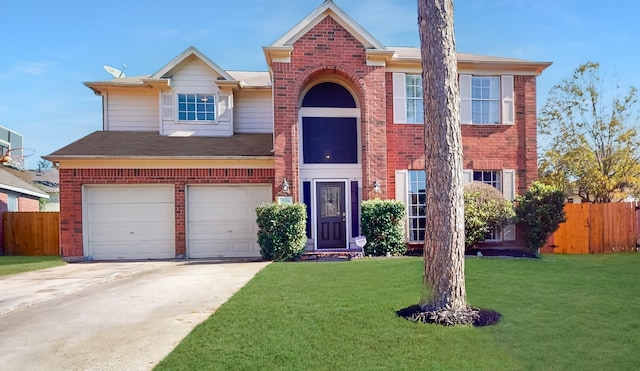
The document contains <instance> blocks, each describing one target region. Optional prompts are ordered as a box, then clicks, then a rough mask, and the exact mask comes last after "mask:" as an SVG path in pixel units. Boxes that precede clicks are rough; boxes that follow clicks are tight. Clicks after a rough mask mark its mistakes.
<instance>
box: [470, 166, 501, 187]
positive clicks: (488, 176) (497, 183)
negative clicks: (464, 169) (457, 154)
mask: <svg viewBox="0 0 640 371" xmlns="http://www.w3.org/2000/svg"><path fill="white" fill-rule="evenodd" d="M500 173H501V172H500V171H495V170H474V172H473V181H474V182H482V183H484V184H488V185H490V186H492V187H495V188H496V189H498V191H500V192H502V181H501V179H500V178H501V176H500Z"/></svg>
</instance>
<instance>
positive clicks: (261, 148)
mask: <svg viewBox="0 0 640 371" xmlns="http://www.w3.org/2000/svg"><path fill="white" fill-rule="evenodd" d="M272 149H273V135H272V134H234V135H233V136H231V137H204V136H190V137H175V136H173V137H170V136H161V135H159V134H158V132H152V131H96V132H94V133H91V134H89V135H87V136H86V137H84V138H81V139H79V140H77V141H75V142H73V143H71V144H69V145H68V146H66V147H63V148H61V149H59V150H57V151H55V152H53V153H52V154H50V155H48V156H46V157H45V158H46V159H47V160H49V161H57V160H58V159H63V158H67V159H68V158H144V157H147V158H150V157H154V158H174V159H175V158H186V157H188V158H235V157H265V156H269V157H272V156H273V152H272Z"/></svg>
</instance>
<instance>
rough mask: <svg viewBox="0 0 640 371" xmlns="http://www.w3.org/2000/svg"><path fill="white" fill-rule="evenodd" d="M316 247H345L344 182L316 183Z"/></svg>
mask: <svg viewBox="0 0 640 371" xmlns="http://www.w3.org/2000/svg"><path fill="white" fill-rule="evenodd" d="M316 195H317V196H316V205H317V217H318V249H333V248H346V244H347V240H346V226H347V217H346V215H347V214H346V212H345V204H346V202H345V189H344V183H339V182H326V183H325V182H322V183H316Z"/></svg>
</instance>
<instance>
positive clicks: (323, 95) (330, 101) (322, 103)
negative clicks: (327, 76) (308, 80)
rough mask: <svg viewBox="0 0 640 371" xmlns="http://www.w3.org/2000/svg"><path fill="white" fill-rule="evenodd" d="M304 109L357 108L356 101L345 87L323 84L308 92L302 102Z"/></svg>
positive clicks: (331, 83)
mask: <svg viewBox="0 0 640 371" xmlns="http://www.w3.org/2000/svg"><path fill="white" fill-rule="evenodd" d="M302 107H333V108H356V101H355V100H354V99H353V96H352V95H351V93H350V92H349V90H347V89H345V88H344V87H343V86H341V85H338V84H336V83H333V82H322V83H320V84H318V85H316V86H314V87H313V88H311V89H310V90H309V91H308V92H307V94H306V95H305V96H304V99H303V100H302Z"/></svg>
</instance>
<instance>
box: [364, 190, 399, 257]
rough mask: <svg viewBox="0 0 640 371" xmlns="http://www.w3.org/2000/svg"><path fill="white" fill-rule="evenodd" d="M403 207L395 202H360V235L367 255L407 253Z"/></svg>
mask: <svg viewBox="0 0 640 371" xmlns="http://www.w3.org/2000/svg"><path fill="white" fill-rule="evenodd" d="M404 213H405V206H404V204H403V203H402V202H400V201H396V200H380V199H375V200H368V201H362V217H361V222H362V223H361V224H362V234H363V235H364V236H365V237H366V238H367V244H366V245H365V246H364V252H365V254H367V255H373V256H384V255H402V254H404V253H405V252H406V251H407V246H406V244H405V238H404V228H403V222H402V220H403V218H404Z"/></svg>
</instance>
